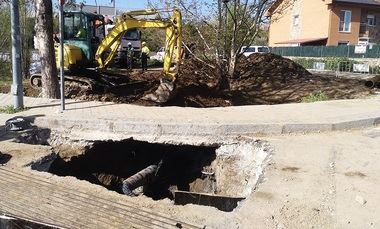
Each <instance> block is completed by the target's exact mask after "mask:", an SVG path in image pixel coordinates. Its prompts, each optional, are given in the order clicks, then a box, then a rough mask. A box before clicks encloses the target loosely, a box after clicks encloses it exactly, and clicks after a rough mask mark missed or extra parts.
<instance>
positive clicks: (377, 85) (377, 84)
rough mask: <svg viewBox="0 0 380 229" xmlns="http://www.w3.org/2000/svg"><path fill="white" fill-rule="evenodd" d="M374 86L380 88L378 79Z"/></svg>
mask: <svg viewBox="0 0 380 229" xmlns="http://www.w3.org/2000/svg"><path fill="white" fill-rule="evenodd" d="M375 87H376V88H377V89H380V81H378V82H377V83H376V85H375Z"/></svg>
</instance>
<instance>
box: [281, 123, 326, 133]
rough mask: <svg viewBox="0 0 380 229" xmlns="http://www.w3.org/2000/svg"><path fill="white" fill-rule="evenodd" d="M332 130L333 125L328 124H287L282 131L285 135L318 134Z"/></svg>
mask: <svg viewBox="0 0 380 229" xmlns="http://www.w3.org/2000/svg"><path fill="white" fill-rule="evenodd" d="M331 130H332V124H326V123H305V124H302V123H297V124H285V125H284V126H283V129H282V133H283V134H292V133H318V132H326V131H331Z"/></svg>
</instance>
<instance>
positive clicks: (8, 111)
mask: <svg viewBox="0 0 380 229" xmlns="http://www.w3.org/2000/svg"><path fill="white" fill-rule="evenodd" d="M26 110H28V108H26V107H24V108H14V107H13V106H11V105H9V106H4V107H0V113H5V114H14V113H17V112H22V111H26Z"/></svg>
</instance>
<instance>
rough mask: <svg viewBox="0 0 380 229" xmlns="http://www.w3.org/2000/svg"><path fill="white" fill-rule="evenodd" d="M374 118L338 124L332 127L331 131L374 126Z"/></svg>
mask: <svg viewBox="0 0 380 229" xmlns="http://www.w3.org/2000/svg"><path fill="white" fill-rule="evenodd" d="M374 123H375V118H368V119H358V120H352V121H347V122H338V123H334V124H333V125H332V130H350V129H362V128H368V127H372V126H374Z"/></svg>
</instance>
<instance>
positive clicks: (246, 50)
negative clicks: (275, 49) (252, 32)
mask: <svg viewBox="0 0 380 229" xmlns="http://www.w3.org/2000/svg"><path fill="white" fill-rule="evenodd" d="M269 52H270V50H269V48H268V46H259V45H254V46H243V47H241V50H240V53H243V55H244V56H250V55H251V54H253V53H269Z"/></svg>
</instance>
